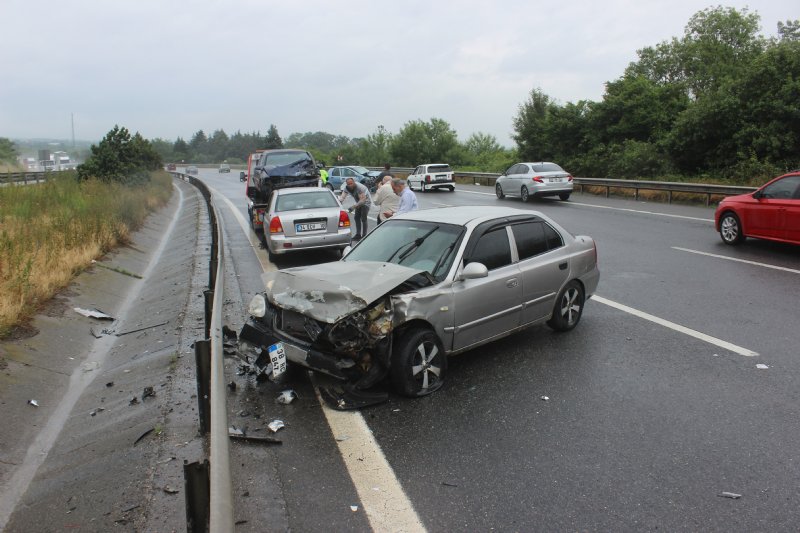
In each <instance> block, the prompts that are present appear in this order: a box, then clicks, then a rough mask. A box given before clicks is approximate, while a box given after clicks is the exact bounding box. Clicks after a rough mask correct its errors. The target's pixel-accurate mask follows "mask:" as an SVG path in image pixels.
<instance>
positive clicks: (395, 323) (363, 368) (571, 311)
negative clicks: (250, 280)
mask: <svg viewBox="0 0 800 533" xmlns="http://www.w3.org/2000/svg"><path fill="white" fill-rule="evenodd" d="M599 277H600V272H599V270H598V268H597V249H596V246H595V242H594V240H593V239H592V238H591V237H587V236H577V237H574V236H572V235H571V234H570V233H568V232H567V231H566V230H564V229H563V228H562V227H561V226H559V225H558V224H556V223H555V222H554V221H553V220H551V219H550V218H548V217H546V216H545V215H543V214H541V213H538V212H535V211H523V210H517V209H511V208H505V207H480V208H477V207H474V206H469V207H447V208H441V209H429V210H425V211H414V212H411V213H405V214H403V215H397V216H395V217H392V218H391V219H390V220H388V221H386V222H384V223H383V224H381V225H380V226H378V227H377V228H376V229H375V230H374V231H372V232H371V233H370V234H368V235H367V236H366V237H365V238H364V239H363V240H362V241H361V242H360V243H359V244H358V245H357V246H356V247H355V248H353V249H352V250H350V251H349V253H347V254H346V255H345V257H344V258H343V259H342V260H341V261H338V262H333V263H326V264H319V265H312V266H305V267H295V268H288V269H285V270H280V271H277V272H270V273H268V274H266V275H265V276H264V278H263V279H264V282H265V286H266V291H265V293H264V294H258V295H256V296H255V297H254V298H253V301H252V302H251V304H250V314H251V318H250V319H249V321H248V323H247V325H246V326H245V328H244V329H243V331H242V334H241V335H240V341H241V343H242V344H241V345H240V347H243V349H244V350H245V351H247V350H249V349H252V348H254V347H258V349H259V350H258V351H257V353H263V354H264V355H263V356H261V357H259V360H257V361H256V366H257V367H258V368H260V369H261V370H260V371H262V372H266V371H268V370H265V369H266V368H267V367H266V365H267V364H268V363H270V357H271V356H274V358H273V359H272V360H271V364H272V365H273V366H272V367H270V368H271V369H272V371H273V372H276V370H275V369H283V368H284V367H285V366H286V364H287V360H288V364H289V365H293V364H294V365H300V366H303V367H307V368H310V369H312V370H314V371H317V372H321V373H324V374H327V375H330V376H333V377H335V378H339V379H340V380H341V381H342V383H344V385H342V386H341V387H331V388H328V389H325V391H324V392H323V397H325V398H326V399H327V400H328V402H329V403H330V404H331V405H332V406H333V407H335V408H339V409H347V408H355V407H359V406H361V405H365V404H369V403H375V401H381V399H385V398H386V393H385V392H384V393H374V392H372V391H366V390H365V389H369V388H370V387H372V386H373V385H375V384H376V383H378V382H380V381H381V380H382V379H383V378H384V377H386V376H387V375H388V376H389V378H390V379H391V382H392V383H393V384H394V386H395V388H396V389H397V391H398V392H400V393H401V394H403V395H407V396H423V395H426V394H429V393H431V392H433V391H435V390H437V389H438V388H439V387H440V386H441V385H442V383H443V381H444V379H445V373H446V370H447V360H446V356H447V355H453V354H457V353H460V352H464V351H466V350H470V349H473V348H475V347H477V346H480V345H482V344H484V343H487V342H489V341H491V340H495V339H498V338H500V337H504V336H506V335H510V334H512V333H514V332H517V331H519V330H522V329H524V328H528V327H530V326H534V325H537V324H542V323H545V322H546V323H547V324H548V325H549V326H550V327H551V328H553V329H554V330H557V331H568V330H571V329H572V328H574V327H575V326H576V325H577V324H578V322H579V320H580V318H581V315H582V313H583V307H584V303H585V301H586V299H587V298H589V297H590V296H591V295H592V294H593V293H594V292H595V289H596V288H597V283H598V280H599ZM535 340H536V335H535V334H532V335H531V336H530V337H526V338H525V339H524V342H535ZM521 341H522V339H521ZM262 350H263V351H262ZM273 377H275V376H273Z"/></svg>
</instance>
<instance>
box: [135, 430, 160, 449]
mask: <svg viewBox="0 0 800 533" xmlns="http://www.w3.org/2000/svg"><path fill="white" fill-rule="evenodd" d="M155 429H156V428H150V429H148V430H147V431H145V432H144V433H142V434H141V435H139V438H138V439H136V440H135V441H133V445H134V446H136V445H137V444H139V442H141V440H142V439H143V438H145V437H146V436H148V435H149V434H150V433H152V432H153V431H155Z"/></svg>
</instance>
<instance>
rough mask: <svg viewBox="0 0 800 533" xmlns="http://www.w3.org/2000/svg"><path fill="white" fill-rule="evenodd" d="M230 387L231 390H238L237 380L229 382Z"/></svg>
mask: <svg viewBox="0 0 800 533" xmlns="http://www.w3.org/2000/svg"><path fill="white" fill-rule="evenodd" d="M228 388H229V389H230V390H236V382H235V381H231V382H230V383H228Z"/></svg>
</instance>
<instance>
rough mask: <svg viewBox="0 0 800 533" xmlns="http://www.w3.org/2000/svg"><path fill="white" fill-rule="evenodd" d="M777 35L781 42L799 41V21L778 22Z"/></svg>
mask: <svg viewBox="0 0 800 533" xmlns="http://www.w3.org/2000/svg"><path fill="white" fill-rule="evenodd" d="M778 35H780V39H781V40H782V41H800V20H797V19H795V20H787V21H786V23H783V22H780V21H778Z"/></svg>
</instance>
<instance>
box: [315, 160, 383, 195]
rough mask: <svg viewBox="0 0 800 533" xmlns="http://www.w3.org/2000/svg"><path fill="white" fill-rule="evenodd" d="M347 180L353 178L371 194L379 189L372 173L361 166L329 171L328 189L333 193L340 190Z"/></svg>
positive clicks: (341, 167) (336, 168)
mask: <svg viewBox="0 0 800 533" xmlns="http://www.w3.org/2000/svg"><path fill="white" fill-rule="evenodd" d="M379 174H380V173H379ZM347 178H353V179H354V180H356V181H357V182H358V183H361V184H363V185H365V186H366V187H367V189H369V191H370V192H375V189H376V188H377V187H376V180H375V177H374V176H373V175H372V171H370V170H368V169H367V168H366V167H361V166H340V167H331V168H330V169H328V188H329V189H331V190H333V191H338V190H340V189H341V188H342V186H343V185H344V182H345V180H347Z"/></svg>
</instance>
